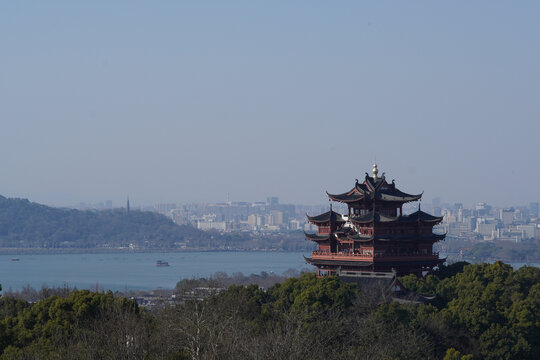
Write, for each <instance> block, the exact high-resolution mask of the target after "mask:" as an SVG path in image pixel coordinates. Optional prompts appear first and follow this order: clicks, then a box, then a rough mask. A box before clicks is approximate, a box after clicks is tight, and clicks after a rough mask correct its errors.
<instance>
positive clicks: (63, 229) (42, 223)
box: [0, 196, 312, 251]
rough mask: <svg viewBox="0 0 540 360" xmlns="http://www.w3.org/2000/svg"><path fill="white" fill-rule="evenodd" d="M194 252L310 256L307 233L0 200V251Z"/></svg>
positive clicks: (122, 211) (146, 213)
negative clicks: (233, 228)
mask: <svg viewBox="0 0 540 360" xmlns="http://www.w3.org/2000/svg"><path fill="white" fill-rule="evenodd" d="M130 244H133V245H135V246H137V247H139V248H143V249H164V250H165V249H167V250H171V249H186V248H187V249H191V250H261V249H272V250H285V251H298V250H306V249H307V250H310V249H311V246H312V244H311V243H310V242H308V241H306V240H305V237H304V235H303V232H301V231H298V232H291V233H287V234H280V233H275V234H267V235H264V236H263V235H255V234H251V233H245V232H242V233H225V234H223V233H218V232H206V231H202V230H198V229H196V228H194V227H192V226H185V225H183V226H178V225H176V224H175V223H173V222H172V221H171V220H170V219H169V218H167V217H166V216H163V215H160V214H157V213H153V212H145V211H130V212H129V214H128V213H126V211H125V210H123V209H116V210H103V211H90V210H87V211H81V210H74V209H62V208H53V207H49V206H45V205H41V204H36V203H33V202H30V201H28V200H26V199H8V198H5V197H3V196H0V247H4V248H48V249H57V248H119V247H128V246H129V245H130Z"/></svg>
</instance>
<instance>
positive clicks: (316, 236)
mask: <svg viewBox="0 0 540 360" xmlns="http://www.w3.org/2000/svg"><path fill="white" fill-rule="evenodd" d="M304 235H305V236H306V239H309V240H313V241H325V240H328V239H330V236H331V235H332V234H317V233H315V234H308V233H307V232H305V231H304Z"/></svg>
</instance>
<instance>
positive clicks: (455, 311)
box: [0, 262, 540, 360]
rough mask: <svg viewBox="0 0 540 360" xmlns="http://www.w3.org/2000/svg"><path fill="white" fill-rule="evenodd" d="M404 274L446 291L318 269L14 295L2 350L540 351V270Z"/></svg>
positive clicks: (172, 355)
mask: <svg viewBox="0 0 540 360" xmlns="http://www.w3.org/2000/svg"><path fill="white" fill-rule="evenodd" d="M401 280H402V282H403V283H405V284H407V286H409V287H410V288H414V289H416V290H417V291H419V292H425V293H431V294H433V293H435V294H437V299H436V301H435V302H434V303H433V304H408V305H400V304H398V303H395V302H391V294H390V293H389V292H388V290H385V289H381V288H371V289H369V288H367V289H361V290H359V289H358V288H356V286H354V285H350V284H345V283H343V282H341V281H340V280H339V279H337V278H334V277H327V278H322V279H317V278H316V277H315V276H314V274H307V273H306V274H303V275H301V276H300V277H296V278H289V279H287V280H285V281H284V282H283V283H282V284H277V285H274V286H272V287H270V288H268V289H267V290H264V289H261V288H259V287H258V286H256V285H249V286H238V285H233V286H230V287H229V288H228V289H227V290H226V291H223V292H221V293H219V294H217V295H213V296H211V297H209V298H207V299H206V300H196V299H193V298H192V299H191V300H186V301H184V302H182V303H178V304H176V305H167V304H163V306H161V307H157V308H155V310H154V311H153V312H147V311H145V310H144V309H142V308H140V307H138V306H137V304H136V303H134V302H133V301H128V300H125V299H123V298H116V297H114V295H113V294H112V293H110V292H109V293H92V292H89V291H87V290H82V291H74V292H71V293H64V294H63V293H62V291H60V292H59V293H58V294H57V295H54V296H52V297H49V298H46V299H44V300H41V301H39V302H37V303H35V304H29V303H27V302H25V301H22V300H16V299H13V298H2V299H0V354H1V355H0V359H2V360H3V359H38V358H40V359H68V358H69V359H268V360H270V359H291V360H293V359H329V360H332V359H336V360H337V359H343V360H345V359H378V360H384V359H388V360H390V359H444V360H454V359H456V360H460V359H461V360H466V359H531V360H533V359H538V358H540V353H539V352H540V269H538V268H534V267H523V268H521V269H519V270H513V269H512V267H511V266H509V265H506V264H503V263H500V262H498V263H495V264H481V265H467V264H464V263H461V264H457V265H452V266H449V267H443V268H442V269H441V270H440V271H438V272H437V273H436V274H434V275H430V276H428V277H427V278H426V279H418V278H416V277H414V276H406V277H403V278H401ZM186 285H190V284H187V283H186V282H180V283H179V286H178V287H177V291H183V290H185V291H189V289H188V288H186ZM191 285H193V286H198V285H197V284H191ZM206 285H208V284H206ZM216 286H219V284H217V285H216ZM179 295H180V294H179Z"/></svg>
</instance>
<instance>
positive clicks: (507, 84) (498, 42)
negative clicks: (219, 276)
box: [0, 1, 540, 206]
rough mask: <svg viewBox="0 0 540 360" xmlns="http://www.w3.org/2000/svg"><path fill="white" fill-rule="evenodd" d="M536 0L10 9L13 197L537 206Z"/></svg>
mask: <svg viewBox="0 0 540 360" xmlns="http://www.w3.org/2000/svg"><path fill="white" fill-rule="evenodd" d="M539 10H540V4H538V3H536V2H523V3H521V5H520V6H519V7H518V6H514V5H513V4H509V3H497V2H487V1H486V2H476V3H474V4H471V3H425V2H408V3H398V2H396V3H386V4H381V3H374V4H366V3H362V4H360V3H357V2H353V1H345V2H342V3H340V4H331V3H328V2H324V1H311V2H295V3H294V4H293V3H289V2H274V3H272V4H271V5H270V4H264V3H253V2H247V1H234V2H226V3H223V2H205V3H183V2H176V1H161V2H159V3H149V2H143V1H129V2H128V1H118V2H104V1H103V2H101V1H96V2H77V3H73V2H68V1H50V2H47V3H46V4H45V3H43V2H39V1H29V2H24V3H20V2H7V3H4V4H2V5H1V11H0V33H1V34H2V35H1V36H0V46H1V47H2V52H3V66H2V67H1V68H0V118H1V119H2V125H3V131H2V135H1V137H0V154H2V155H1V157H0V159H1V160H2V171H0V195H3V196H6V197H22V198H28V199H30V200H31V201H35V202H39V203H43V204H47V205H53V206H70V205H74V204H78V203H80V202H87V203H89V202H94V201H96V200H95V199H101V200H99V201H103V200H106V199H108V200H112V201H113V203H114V204H122V203H124V202H125V198H126V196H127V195H128V194H129V196H130V200H132V201H133V204H140V205H150V204H155V203H160V202H161V203H162V202H176V203H190V202H225V201H227V199H228V198H229V199H230V200H231V201H253V200H257V199H264V198H265V197H266V196H268V195H276V196H279V197H280V199H281V201H282V202H283V203H295V204H319V203H325V202H326V199H325V197H324V191H328V192H330V193H333V192H336V191H340V189H343V188H347V187H351V186H352V185H353V183H354V179H355V178H362V177H363V175H364V173H365V172H368V173H369V172H371V166H372V164H373V162H374V161H375V160H376V161H377V163H378V165H379V169H380V172H381V173H382V172H386V176H387V178H388V179H394V178H395V180H396V183H397V184H398V186H400V187H402V188H407V189H410V191H411V192H414V193H420V192H422V191H424V201H426V200H427V201H430V200H431V199H432V198H435V197H440V198H441V199H443V201H446V202H449V203H455V202H461V203H463V204H466V205H467V206H472V205H473V204H476V203H478V202H482V201H483V202H487V203H490V204H493V205H496V206H512V205H516V204H524V205H526V204H528V203H530V202H537V201H539V200H540V189H538V187H536V186H534V185H535V182H536V181H535V180H536V179H538V178H540V167H539V166H538V161H537V159H538V158H539V157H540V148H539V147H538V145H537V138H538V135H537V134H539V133H540V121H539V120H540V107H539V104H538V98H540V48H539V47H538V45H535V44H536V43H537V39H538V38H539V37H540V26H538V23H537V16H536V15H537V14H538V11H539Z"/></svg>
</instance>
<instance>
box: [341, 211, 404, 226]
mask: <svg viewBox="0 0 540 360" xmlns="http://www.w3.org/2000/svg"><path fill="white" fill-rule="evenodd" d="M398 219H399V217H397V216H386V215H382V214H379V213H378V212H376V211H375V212H373V211H370V212H368V213H367V214H365V215H360V216H351V221H353V222H355V223H369V222H373V221H376V222H392V221H397V220H398Z"/></svg>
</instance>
